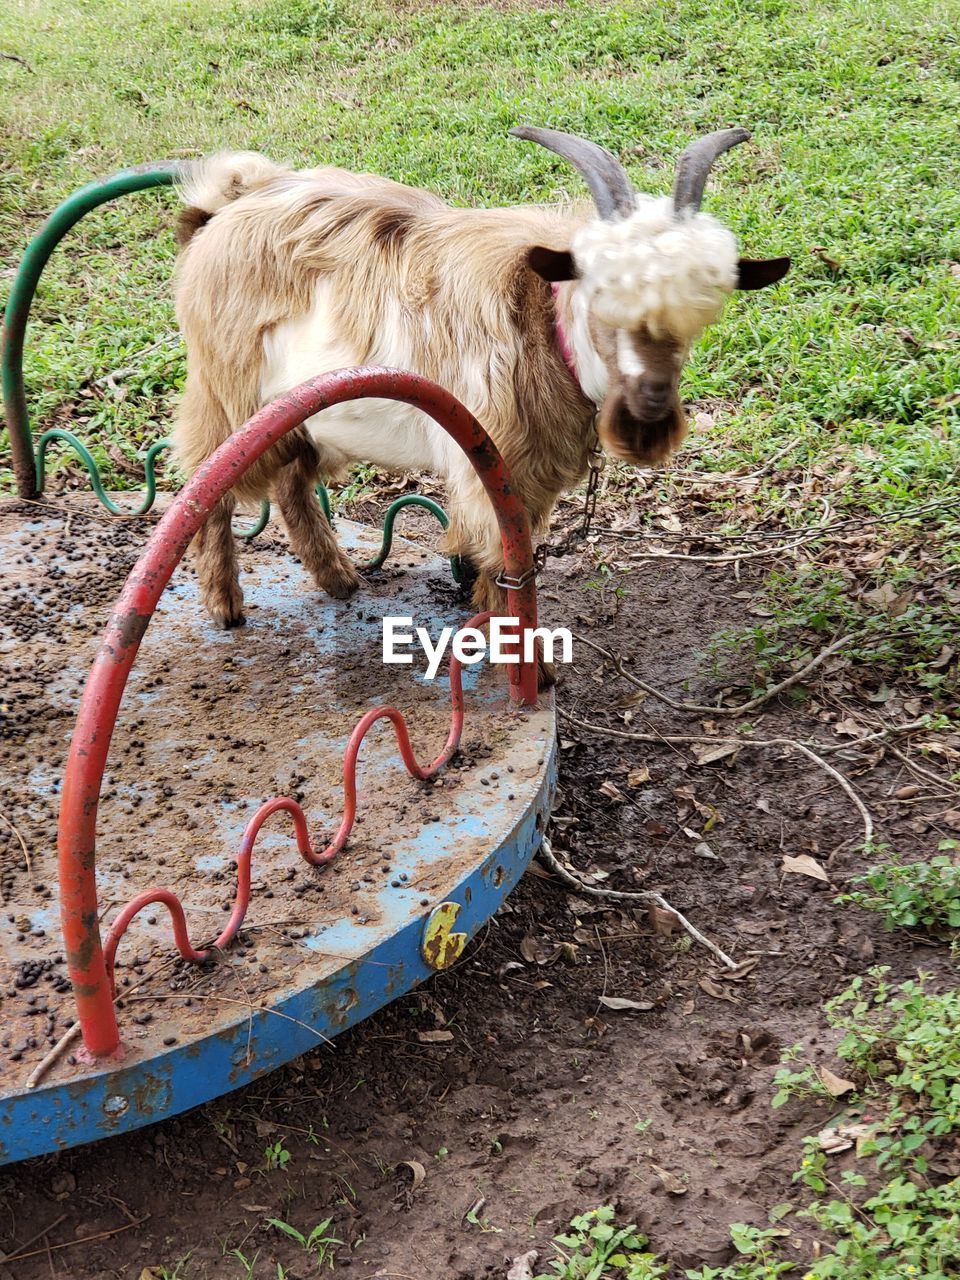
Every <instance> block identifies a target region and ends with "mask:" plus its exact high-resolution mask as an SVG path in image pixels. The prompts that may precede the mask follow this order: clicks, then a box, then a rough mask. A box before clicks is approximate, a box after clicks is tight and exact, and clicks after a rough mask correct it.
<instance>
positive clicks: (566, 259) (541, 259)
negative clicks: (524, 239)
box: [527, 244, 577, 284]
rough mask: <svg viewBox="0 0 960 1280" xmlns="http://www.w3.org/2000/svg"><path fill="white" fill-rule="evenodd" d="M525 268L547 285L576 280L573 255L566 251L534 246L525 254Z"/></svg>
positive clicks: (540, 245) (539, 245)
mask: <svg viewBox="0 0 960 1280" xmlns="http://www.w3.org/2000/svg"><path fill="white" fill-rule="evenodd" d="M527 266H528V267H529V268H530V270H531V271H535V272H536V273H537V275H538V276H540V278H541V279H543V280H546V281H547V282H548V283H549V284H561V283H562V282H563V281H564V280H576V278H577V268H576V265H575V264H574V261H573V254H572V253H570V252H568V251H567V250H566V249H545V248H544V247H543V245H542V244H538V245H534V247H533V248H532V249H531V250H530V251H529V252H528V254H527Z"/></svg>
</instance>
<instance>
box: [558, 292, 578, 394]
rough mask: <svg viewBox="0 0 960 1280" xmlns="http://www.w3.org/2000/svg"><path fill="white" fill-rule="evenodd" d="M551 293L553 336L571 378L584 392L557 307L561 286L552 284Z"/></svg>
mask: <svg viewBox="0 0 960 1280" xmlns="http://www.w3.org/2000/svg"><path fill="white" fill-rule="evenodd" d="M550 291H551V292H552V294H553V336H554V337H555V338H556V341H557V350H558V351H559V352H560V354H561V356H563V363H564V364H565V365H566V366H567V368H568V369H569V370H570V377H571V378H572V379H573V380H574V382H575V383H576V384H577V387H578V388H579V389H580V390H581V392H582V390H583V388H582V387H580V375H579V374H578V373H577V366H576V362H575V361H574V358H573V349H572V348H571V346H570V342H569V340H568V338H567V334H566V330H565V329H564V327H563V321H562V320H561V319H560V308H559V307H558V306H557V295H558V294H559V292H560V286H559V284H552V285H551V286H550Z"/></svg>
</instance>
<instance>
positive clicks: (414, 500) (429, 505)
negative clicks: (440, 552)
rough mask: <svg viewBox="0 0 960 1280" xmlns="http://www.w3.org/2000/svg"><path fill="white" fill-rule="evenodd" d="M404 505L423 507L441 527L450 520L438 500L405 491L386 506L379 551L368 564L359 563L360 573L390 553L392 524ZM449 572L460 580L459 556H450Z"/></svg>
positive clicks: (377, 565)
mask: <svg viewBox="0 0 960 1280" xmlns="http://www.w3.org/2000/svg"><path fill="white" fill-rule="evenodd" d="M404 507H423V509H424V510H425V511H429V512H430V514H431V515H434V516H436V518H437V520H438V521H439V523H440V528H441V529H446V528H447V526H448V525H449V524H450V520H449V518H448V516H447V513H446V512H445V511H444V509H443V507H441V506H440V504H439V502H434V500H433V499H432V498H425V497H423V495H422V494H419V493H405V494H404V495H403V496H402V497H400V498H397V499H396V501H394V502H391V504H390V506H389V507H388V508H387V513H386V515H385V516H384V517H383V541H382V542H381V543H380V551H379V553H378V554H377V556H376V558H375V559H373V560H371V561H370V562H369V564H365V565H361V566H360V571H361V573H369V572H371V571H372V570H374V569H379V568H380V566H381V565H382V564H383V563H384V561H385V560H386V558H387V556H388V555H389V554H390V549H391V547H392V546H393V526H394V524H395V523H396V519H397V515H398V514H399V512H401V511H402V510H403V508H404ZM450 572H451V574H452V575H453V580H454V582H459V581H460V557H459V556H451V557H450Z"/></svg>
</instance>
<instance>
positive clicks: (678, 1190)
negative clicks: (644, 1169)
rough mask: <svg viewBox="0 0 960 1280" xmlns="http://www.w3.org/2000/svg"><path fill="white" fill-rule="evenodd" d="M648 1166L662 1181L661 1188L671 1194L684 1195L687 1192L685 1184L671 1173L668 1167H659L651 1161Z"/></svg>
mask: <svg viewBox="0 0 960 1280" xmlns="http://www.w3.org/2000/svg"><path fill="white" fill-rule="evenodd" d="M650 1168H651V1169H652V1170H653V1172H654V1173H655V1174H656V1175H657V1177H658V1178H659V1179H660V1181H661V1182H662V1183H663V1189H664V1191H666V1193H667V1194H668V1195H671V1196H685V1195H686V1194H687V1184H686V1183H685V1182H682V1181H681V1180H680V1179H679V1178H678V1177H677V1175H676V1174H675V1173H671V1172H670V1171H669V1169H661V1168H660V1166H659V1165H658V1164H653V1162H652V1161H651V1164H650Z"/></svg>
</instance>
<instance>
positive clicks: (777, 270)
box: [737, 258, 790, 289]
mask: <svg viewBox="0 0 960 1280" xmlns="http://www.w3.org/2000/svg"><path fill="white" fill-rule="evenodd" d="M789 270H790V259H789V258H741V259H740V261H739V262H738V263H737V288H738V289H765V288H766V287H767V285H768V284H776V283H777V281H778V280H782V279H783V277H784V276H785V275H786V274H787V272H788V271H789Z"/></svg>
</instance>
